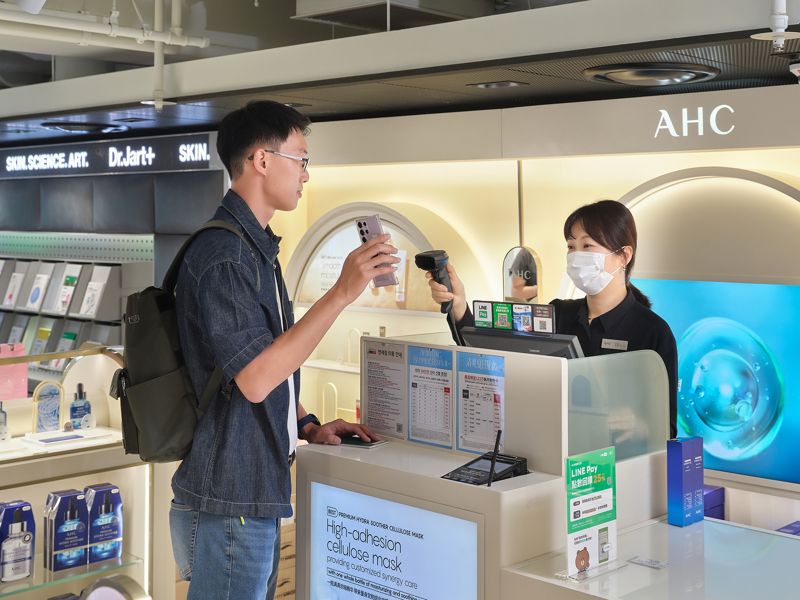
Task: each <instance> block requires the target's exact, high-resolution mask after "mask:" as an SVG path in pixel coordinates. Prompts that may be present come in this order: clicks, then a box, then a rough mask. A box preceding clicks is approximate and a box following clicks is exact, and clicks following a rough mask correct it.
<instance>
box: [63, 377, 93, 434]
mask: <svg viewBox="0 0 800 600" xmlns="http://www.w3.org/2000/svg"><path fill="white" fill-rule="evenodd" d="M69 419H70V421H71V422H72V429H73V430H75V429H88V428H90V427H92V425H93V419H92V405H91V404H90V403H89V401H88V400H87V399H86V392H85V391H84V389H83V384H82V383H79V384H78V391H77V392H75V399H74V400H73V401H72V402H71V403H70V405H69Z"/></svg>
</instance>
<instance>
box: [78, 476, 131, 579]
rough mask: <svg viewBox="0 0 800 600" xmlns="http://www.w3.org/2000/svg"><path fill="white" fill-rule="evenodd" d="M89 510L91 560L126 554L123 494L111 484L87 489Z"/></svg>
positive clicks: (91, 561) (98, 560)
mask: <svg viewBox="0 0 800 600" xmlns="http://www.w3.org/2000/svg"><path fill="white" fill-rule="evenodd" d="M84 492H85V494H86V505H87V507H88V510H89V562H90V563H95V562H100V561H102V560H108V559H109V558H120V557H121V556H122V496H120V493H119V488H118V487H117V486H115V485H112V484H110V483H98V484H96V485H90V486H88V487H87V488H86V489H85V490H84Z"/></svg>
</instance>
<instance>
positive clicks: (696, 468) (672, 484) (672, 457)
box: [667, 437, 704, 527]
mask: <svg viewBox="0 0 800 600" xmlns="http://www.w3.org/2000/svg"><path fill="white" fill-rule="evenodd" d="M703 506H704V503H703V438H700V437H684V438H676V439H674V440H667V522H668V523H669V524H670V525H678V526H679V527H684V526H686V525H690V524H692V523H695V522H696V521H702V520H703Z"/></svg>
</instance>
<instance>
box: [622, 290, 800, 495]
mask: <svg viewBox="0 0 800 600" xmlns="http://www.w3.org/2000/svg"><path fill="white" fill-rule="evenodd" d="M634 283H635V285H636V286H637V287H638V288H639V289H641V290H642V292H644V293H645V294H646V295H647V296H649V297H650V300H651V301H652V302H653V310H654V311H655V312H656V313H658V314H659V315H660V316H661V317H662V318H663V319H664V320H665V321H667V323H669V325H670V327H671V328H672V333H673V334H674V335H675V340H676V341H677V343H678V435H681V436H687V435H697V436H701V437H702V438H703V447H704V450H705V456H704V462H705V466H706V468H709V469H716V470H718V471H728V472H731V473H740V474H742V475H751V476H754V477H763V478H768V479H776V480H782V481H788V482H793V483H800V471H798V469H797V467H796V456H797V440H798V438H800V402H798V399H799V398H798V397H799V396H800V369H798V363H800V348H798V344H797V340H798V339H800V313H799V312H798V311H797V307H798V306H800V286H794V285H773V284H760V283H720V282H710V281H674V280H656V279H638V280H636V281H635V282H634Z"/></svg>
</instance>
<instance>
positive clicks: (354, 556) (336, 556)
mask: <svg viewBox="0 0 800 600" xmlns="http://www.w3.org/2000/svg"><path fill="white" fill-rule="evenodd" d="M310 523H311V544H310V568H309V579H310V591H311V593H310V597H311V598H312V600H350V599H353V600H363V599H364V598H370V599H372V600H390V599H393V598H398V599H400V600H436V599H438V598H458V599H459V600H471V599H472V600H475V599H477V598H478V592H477V589H478V525H477V523H475V522H473V521H468V520H465V519H459V518H456V517H452V516H449V515H445V514H441V513H437V512H432V511H429V510H423V509H420V508H416V507H413V506H408V505H406V504H400V503H398V502H392V501H390V500H384V499H382V498H376V497H374V496H368V495H365V494H360V493H357V492H352V491H350V490H344V489H341V488H337V487H333V486H330V485H325V484H322V483H318V482H312V483H311V519H310Z"/></svg>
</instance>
